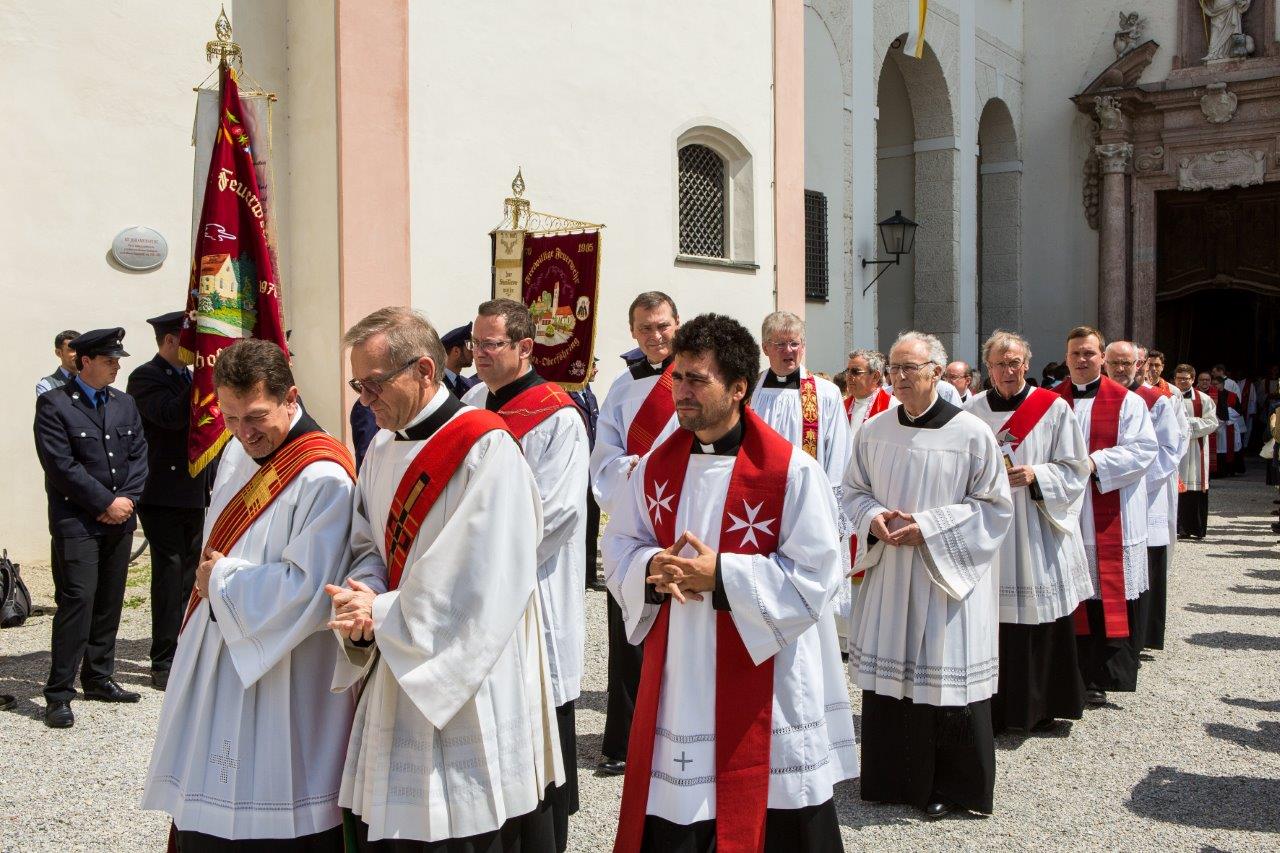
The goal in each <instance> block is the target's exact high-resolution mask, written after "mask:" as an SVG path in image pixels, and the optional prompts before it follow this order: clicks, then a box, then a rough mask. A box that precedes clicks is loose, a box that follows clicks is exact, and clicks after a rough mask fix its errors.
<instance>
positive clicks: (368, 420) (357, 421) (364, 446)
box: [349, 400, 378, 471]
mask: <svg viewBox="0 0 1280 853" xmlns="http://www.w3.org/2000/svg"><path fill="white" fill-rule="evenodd" d="M349 419H350V422H351V444H352V446H353V447H355V449H356V470H357V471H359V470H360V466H361V465H363V464H364V452H365V451H366V450H368V449H369V445H370V444H371V443H372V442H373V437H374V436H375V435H377V434H378V422H377V421H376V420H374V417H373V409H370V408H369V407H368V406H366V405H365V404H364V403H361V402H360V401H359V400H356V401H355V402H354V403H352V404H351V415H350V418H349Z"/></svg>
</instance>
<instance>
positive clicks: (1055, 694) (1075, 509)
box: [966, 331, 1093, 733]
mask: <svg viewBox="0 0 1280 853" xmlns="http://www.w3.org/2000/svg"><path fill="white" fill-rule="evenodd" d="M982 360H983V361H984V362H985V363H986V365H987V375H988V376H990V377H991V385H992V387H991V389H990V390H988V391H983V392H981V393H979V394H976V395H975V396H974V397H973V398H972V399H971V400H970V401H969V404H968V406H967V407H966V408H967V409H968V411H970V412H971V413H973V414H974V415H975V416H977V417H978V418H980V419H981V420H982V421H983V422H984V423H985V424H986V425H987V426H988V427H990V428H991V431H992V432H993V433H994V434H995V436H996V441H997V442H998V443H999V444H1000V451H1001V453H1002V454H1003V455H1004V460H1005V468H1006V469H1007V473H1008V477H1009V486H1010V488H1011V490H1012V495H1013V511H1014V515H1013V524H1012V526H1011V527H1010V529H1009V535H1008V536H1006V537H1005V540H1004V543H1003V545H1001V547H1000V553H999V556H998V558H997V560H996V567H997V576H998V577H999V578H1000V690H999V692H998V693H997V694H996V697H995V699H994V707H993V709H992V716H993V718H994V723H995V730H996V731H997V732H1001V731H1003V730H1005V729H1006V728H1013V729H1020V730H1022V731H1026V732H1035V733H1043V732H1050V731H1053V730H1054V729H1055V728H1057V727H1058V722H1057V721H1058V720H1061V719H1069V720H1078V719H1080V717H1081V714H1082V712H1083V710H1084V681H1083V680H1082V679H1081V677H1080V668H1079V664H1078V662H1077V657H1076V638H1075V625H1074V623H1073V621H1072V613H1074V612H1075V609H1076V607H1078V606H1079V604H1080V602H1081V601H1084V600H1085V599H1087V598H1089V596H1091V595H1093V582H1092V581H1091V580H1090V578H1089V565H1088V561H1087V560H1086V559H1085V554H1084V540H1083V539H1082V538H1081V536H1080V507H1081V506H1082V505H1083V503H1084V492H1085V489H1087V488H1088V486H1089V462H1088V457H1089V452H1088V450H1087V448H1086V447H1085V443H1084V436H1083V435H1082V434H1081V432H1080V427H1079V426H1078V425H1077V424H1076V420H1075V418H1074V417H1072V415H1071V407H1070V406H1068V405H1067V403H1066V401H1065V400H1063V399H1062V398H1061V397H1060V396H1059V395H1057V394H1054V393H1053V392H1052V391H1048V390H1045V389H1043V388H1034V387H1032V386H1031V385H1030V384H1028V383H1027V379H1026V377H1027V368H1028V367H1029V366H1030V363H1031V345H1030V344H1029V343H1027V340H1026V339H1025V338H1023V337H1022V336H1020V335H1016V334H1014V333H1012V332H1006V331H996V332H995V333H994V334H993V335H992V336H991V337H990V338H988V339H987V342H986V343H985V344H983V345H982Z"/></svg>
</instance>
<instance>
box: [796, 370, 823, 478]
mask: <svg viewBox="0 0 1280 853" xmlns="http://www.w3.org/2000/svg"><path fill="white" fill-rule="evenodd" d="M818 421H819V409H818V380H817V379H815V378H814V377H813V374H809V375H808V376H805V377H804V378H803V379H801V380H800V447H801V449H802V450H804V452H805V453H808V454H809V458H810V459H817V458H818Z"/></svg>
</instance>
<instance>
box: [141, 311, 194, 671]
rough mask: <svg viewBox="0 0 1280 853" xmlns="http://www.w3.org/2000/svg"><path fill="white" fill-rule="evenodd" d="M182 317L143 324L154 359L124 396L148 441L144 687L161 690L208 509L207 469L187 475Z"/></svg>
mask: <svg viewBox="0 0 1280 853" xmlns="http://www.w3.org/2000/svg"><path fill="white" fill-rule="evenodd" d="M185 317H186V313H185V312H183V311H172V312H170V313H168V314H161V315H160V316H159V317H152V318H151V319H149V320H147V322H148V323H150V324H151V327H152V328H153V329H155V335H156V348H157V349H158V350H159V351H158V352H157V353H156V356H155V358H153V359H151V361H148V362H147V363H146V364H143V365H139V366H138V367H137V368H135V369H134V371H133V373H130V374H129V384H128V385H126V386H125V390H126V392H127V393H128V394H129V396H130V397H132V398H133V400H134V402H135V403H136V404H137V406H138V412H139V413H140V414H141V415H142V428H143V431H144V432H145V433H146V436H147V471H148V474H147V485H146V488H145V489H143V491H142V500H141V501H139V502H138V520H139V521H141V522H142V531H143V532H144V533H146V535H147V543H148V544H149V545H150V548H151V686H153V687H155V688H156V689H157V690H164V689H165V687H166V686H167V685H168V683H169V667H170V665H172V663H173V653H174V650H175V649H176V648H177V647H178V629H179V628H180V627H181V626H182V614H183V612H184V610H185V608H186V604H187V598H188V597H190V595H191V587H192V585H193V584H194V583H195V576H196V566H197V565H198V564H199V562H200V538H201V533H202V528H203V527H204V510H205V506H207V505H208V497H209V488H208V470H209V469H208V468H205V469H204V470H202V471H201V472H200V473H199V474H197V475H196V476H194V477H192V476H191V475H190V474H188V473H187V429H188V427H189V425H190V423H191V371H190V370H188V369H187V366H186V365H185V364H183V363H182V360H181V359H180V358H179V357H178V336H179V335H180V334H181V332H182V322H183V320H184V319H185Z"/></svg>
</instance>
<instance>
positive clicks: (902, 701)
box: [844, 332, 1013, 818]
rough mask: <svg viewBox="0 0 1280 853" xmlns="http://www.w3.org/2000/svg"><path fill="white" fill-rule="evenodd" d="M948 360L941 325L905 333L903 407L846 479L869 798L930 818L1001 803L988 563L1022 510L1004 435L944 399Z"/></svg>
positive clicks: (859, 451) (995, 588)
mask: <svg viewBox="0 0 1280 853" xmlns="http://www.w3.org/2000/svg"><path fill="white" fill-rule="evenodd" d="M946 364H947V354H946V351H945V350H944V349H943V347H942V344H941V343H940V342H939V341H938V339H937V338H935V337H934V336H933V335H927V334H923V333H920V332H907V333H905V334H903V335H902V336H900V337H899V338H898V340H897V342H896V343H895V344H894V345H893V348H892V349H891V350H890V352H889V378H890V379H891V380H892V381H893V393H894V396H895V397H897V398H898V399H899V400H900V401H901V403H902V405H901V406H899V407H897V408H896V409H894V410H893V411H892V412H889V413H887V414H884V415H881V416H878V417H875V418H873V419H872V420H871V421H869V422H867V423H866V424H864V425H863V427H862V429H861V430H859V431H858V435H857V437H855V438H854V442H853V457H852V459H851V460H850V462H849V469H848V471H847V472H846V473H845V481H844V502H845V512H846V513H847V514H848V515H849V518H850V519H851V520H852V522H853V525H854V529H855V530H856V531H857V534H858V541H859V543H860V546H861V547H860V548H859V553H858V564H857V566H855V568H861V569H865V570H866V577H865V579H864V580H863V582H862V586H861V588H860V589H859V592H858V597H857V600H856V601H855V602H854V605H853V619H852V623H851V633H850V638H849V669H850V671H851V673H852V675H853V679H854V681H855V683H856V684H857V685H858V686H859V687H860V688H862V691H863V692H862V799H864V800H870V801H873V802H892V803H907V804H910V805H914V806H916V807H918V808H921V809H923V810H924V812H925V814H926V816H928V817H930V818H939V817H942V816H944V815H946V814H948V813H950V812H952V811H955V810H956V809H965V810H969V811H976V812H983V813H988V814H989V813H990V812H991V810H992V807H993V802H992V801H993V796H994V789H995V737H994V734H993V732H992V718H991V697H992V695H993V694H994V693H995V692H996V686H997V676H998V672H999V660H998V629H999V621H1000V612H999V605H1000V600H999V578H998V577H997V575H996V572H995V571H994V570H993V566H992V564H993V562H994V561H995V559H996V557H997V555H998V554H999V551H1000V547H1001V544H1002V543H1003V541H1004V538H1005V534H1006V532H1007V531H1008V529H1009V524H1010V521H1011V520H1012V518H1013V503H1012V501H1011V499H1010V496H1009V478H1008V476H1007V475H1006V474H1005V467H1004V463H1003V462H1002V460H1001V455H1000V449H999V447H997V445H996V440H995V436H994V435H992V433H991V430H990V429H989V428H988V427H987V426H986V425H985V424H984V423H983V422H982V421H981V420H979V419H978V418H976V417H974V416H973V415H971V414H969V413H968V412H964V411H961V410H960V409H959V408H958V407H957V406H955V405H954V404H952V403H950V402H948V401H946V400H944V399H942V398H941V397H940V396H939V393H938V390H937V388H938V386H939V384H940V381H939V380H940V379H941V376H942V371H943V369H944V368H945V367H946ZM953 390H954V389H953Z"/></svg>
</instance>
